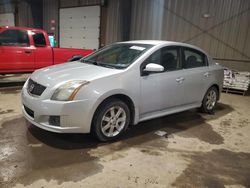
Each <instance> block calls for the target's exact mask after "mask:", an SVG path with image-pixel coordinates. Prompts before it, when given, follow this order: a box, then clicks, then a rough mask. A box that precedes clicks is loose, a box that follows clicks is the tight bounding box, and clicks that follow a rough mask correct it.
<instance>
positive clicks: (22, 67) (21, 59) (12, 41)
mask: <svg viewBox="0 0 250 188" xmlns="http://www.w3.org/2000/svg"><path fill="white" fill-rule="evenodd" d="M31 69H34V54H33V48H32V47H31V46H30V42H29V35H28V32H27V31H25V30H18V29H7V30H4V31H2V32H1V33H0V70H1V72H4V71H5V70H6V71H13V72H15V71H19V72H22V71H27V70H31Z"/></svg>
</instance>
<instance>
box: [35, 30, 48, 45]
mask: <svg viewBox="0 0 250 188" xmlns="http://www.w3.org/2000/svg"><path fill="white" fill-rule="evenodd" d="M33 40H34V44H35V46H36V47H44V46H46V40H45V37H44V34H43V33H34V34H33Z"/></svg>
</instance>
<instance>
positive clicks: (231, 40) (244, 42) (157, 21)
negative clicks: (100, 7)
mask: <svg viewBox="0 0 250 188" xmlns="http://www.w3.org/2000/svg"><path fill="white" fill-rule="evenodd" d="M132 2H133V10H132V23H131V33H130V38H131V39H163V40H173V41H180V42H186V43H190V44H194V45H197V46H199V47H201V48H203V49H204V50H206V51H207V52H209V53H210V54H211V56H212V57H214V58H216V59H218V60H217V61H219V62H220V63H222V64H224V65H226V66H229V67H231V68H235V69H240V70H245V69H247V70H250V1H249V0H146V1H145V0H133V1H132Z"/></svg>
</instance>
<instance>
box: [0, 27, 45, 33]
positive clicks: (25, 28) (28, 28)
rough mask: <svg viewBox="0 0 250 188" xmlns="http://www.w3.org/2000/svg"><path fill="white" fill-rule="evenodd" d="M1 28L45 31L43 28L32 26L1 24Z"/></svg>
mask: <svg viewBox="0 0 250 188" xmlns="http://www.w3.org/2000/svg"><path fill="white" fill-rule="evenodd" d="M1 29H19V30H26V31H40V32H44V30H42V29H37V28H30V27H17V26H0V30H1Z"/></svg>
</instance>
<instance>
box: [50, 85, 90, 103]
mask: <svg viewBox="0 0 250 188" xmlns="http://www.w3.org/2000/svg"><path fill="white" fill-rule="evenodd" d="M88 83H89V82H88V81H80V80H76V81H69V82H67V83H65V84H63V85H62V86H60V87H59V88H57V89H56V90H55V92H54V94H53V95H52V97H51V99H52V100H56V101H72V100H73V99H74V97H75V96H76V94H77V92H78V91H79V90H80V89H81V87H83V86H84V85H87V84H88Z"/></svg>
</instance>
